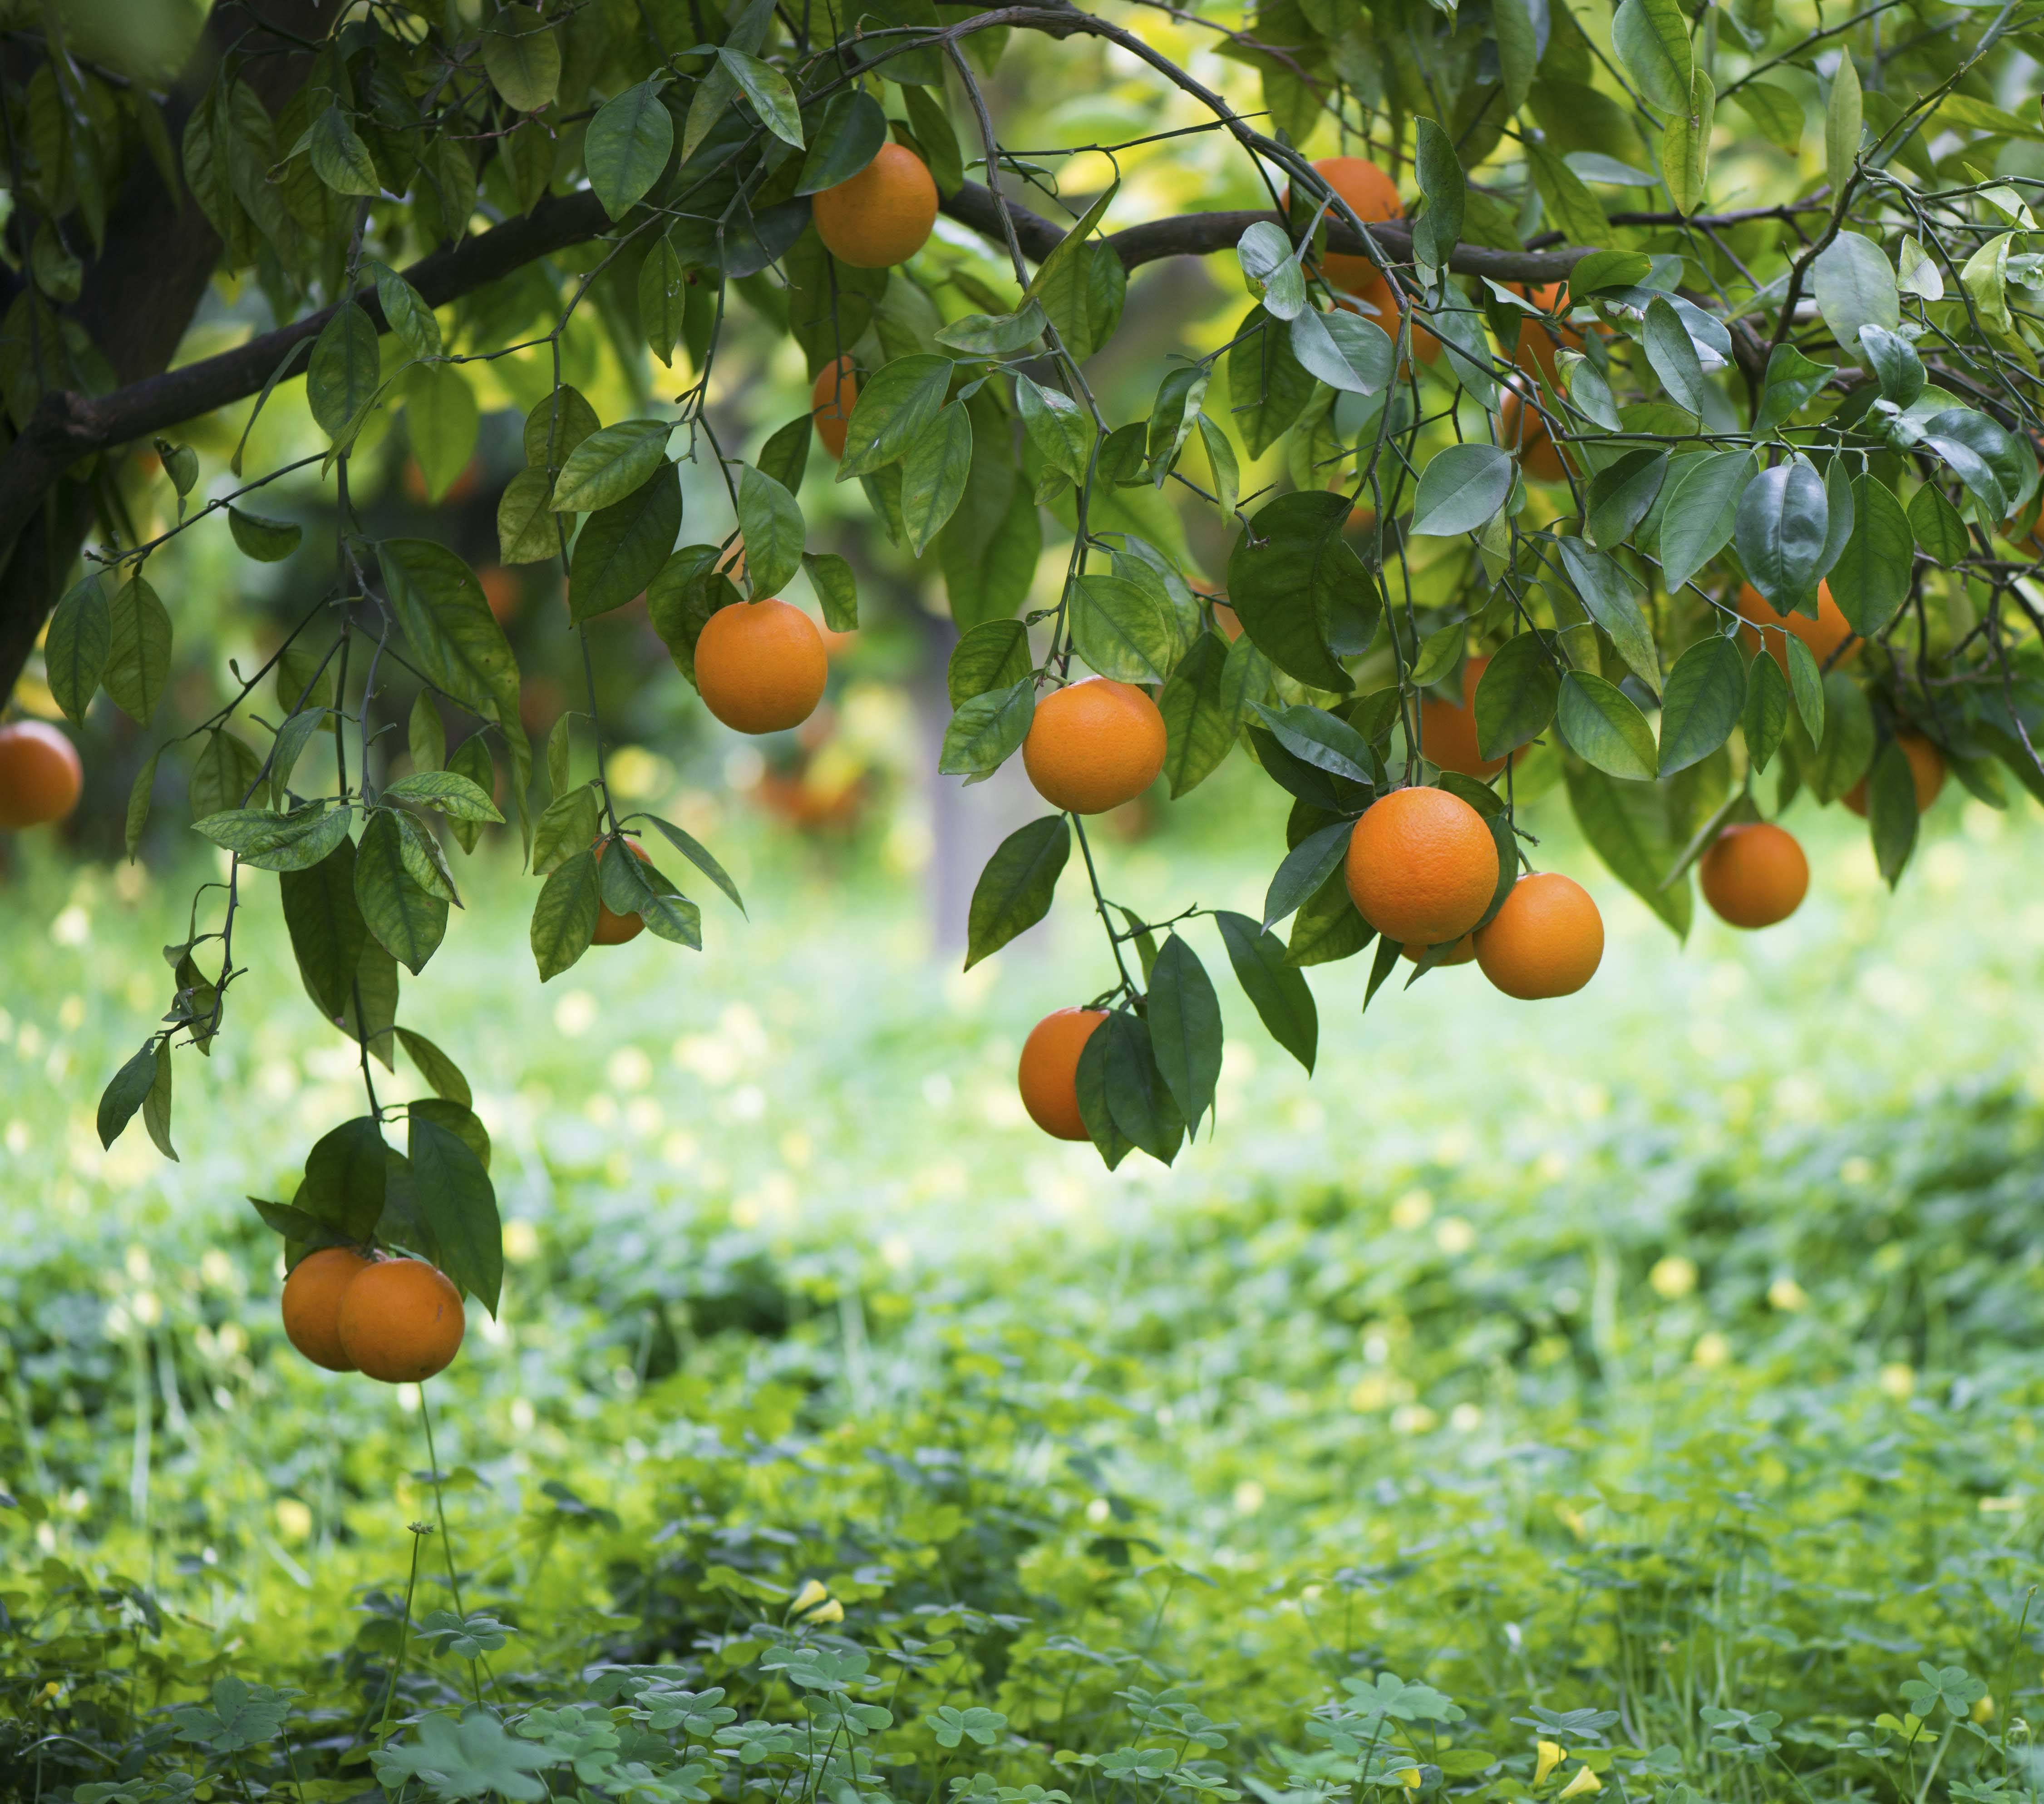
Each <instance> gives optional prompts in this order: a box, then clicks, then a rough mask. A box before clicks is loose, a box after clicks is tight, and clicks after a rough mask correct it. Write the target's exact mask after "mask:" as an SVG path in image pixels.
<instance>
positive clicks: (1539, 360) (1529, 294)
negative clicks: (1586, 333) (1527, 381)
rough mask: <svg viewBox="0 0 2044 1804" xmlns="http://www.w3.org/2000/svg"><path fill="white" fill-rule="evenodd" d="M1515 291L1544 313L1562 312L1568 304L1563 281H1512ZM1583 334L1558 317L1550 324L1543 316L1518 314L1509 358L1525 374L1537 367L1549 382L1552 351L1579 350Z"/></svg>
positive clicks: (1550, 380) (1552, 375) (1551, 376)
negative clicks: (1516, 344)
mask: <svg viewBox="0 0 2044 1804" xmlns="http://www.w3.org/2000/svg"><path fill="white" fill-rule="evenodd" d="M1513 286H1514V287H1516V288H1517V290H1518V291H1519V292H1520V294H1523V295H1524V296H1525V297H1526V298H1527V300H1529V301H1531V302H1532V303H1533V305H1534V306H1536V307H1538V308H1539V309H1540V310H1541V311H1542V312H1543V313H1566V312H1567V311H1568V307H1569V289H1568V284H1567V283H1565V282H1550V283H1544V284H1543V285H1542V286H1540V287H1527V285H1525V284H1523V283H1514V284H1513ZM1582 348H1583V335H1582V334H1581V333H1580V332H1578V331H1577V330H1576V329H1575V328H1574V327H1573V326H1569V325H1562V323H1561V322H1560V321H1558V320H1557V321H1555V322H1554V323H1553V324H1552V325H1550V324H1549V323H1548V322H1547V321H1545V320H1536V319H1534V318H1532V317H1530V316H1524V315H1522V316H1521V317H1520V321H1519V349H1518V351H1517V352H1516V353H1515V354H1514V356H1513V358H1512V361H1513V362H1514V363H1517V364H1518V366H1519V367H1520V368H1521V369H1522V370H1523V371H1526V372H1527V374H1528V375H1531V374H1532V373H1533V372H1534V371H1539V374H1541V375H1543V376H1545V377H1546V379H1547V380H1548V381H1549V382H1550V383H1552V382H1554V353H1555V352H1557V351H1560V350H1564V349H1566V350H1569V351H1580V350H1581V349H1582Z"/></svg>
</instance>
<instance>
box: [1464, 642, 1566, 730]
mask: <svg viewBox="0 0 2044 1804" xmlns="http://www.w3.org/2000/svg"><path fill="white" fill-rule="evenodd" d="M1561 690H1562V678H1561V672H1560V671H1559V670H1558V669H1557V667H1556V662H1555V658H1554V653H1553V652H1551V651H1550V650H1549V649H1548V648H1547V647H1546V645H1545V644H1543V643H1542V642H1541V640H1540V639H1539V636H1538V635H1537V634H1535V633H1520V634H1518V635H1517V636H1516V637H1513V638H1510V639H1508V640H1505V642H1504V644H1503V645H1502V646H1500V648H1498V650H1497V652H1496V655H1495V656H1493V657H1492V659H1491V660H1490V663H1489V665H1488V666H1487V667H1485V671H1484V673H1483V679H1482V680H1481V682H1480V683H1477V686H1476V698H1475V700H1474V702H1473V704H1472V706H1473V710H1474V712H1475V714H1476V743H1477V752H1478V753H1479V754H1480V755H1481V756H1482V757H1484V758H1485V759H1492V758H1503V757H1505V756H1508V755H1509V754H1511V753H1512V752H1516V751H1517V750H1518V749H1519V748H1520V746H1522V745H1524V744H1527V743H1528V742H1529V741H1531V740H1534V739H1536V738H1538V737H1539V736H1540V734H1542V733H1545V732H1546V730H1547V724H1548V722H1549V721H1551V720H1553V719H1554V706H1555V702H1556V699H1557V698H1558V696H1559V695H1560V694H1561Z"/></svg>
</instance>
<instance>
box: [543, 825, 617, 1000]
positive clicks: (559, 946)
mask: <svg viewBox="0 0 2044 1804" xmlns="http://www.w3.org/2000/svg"><path fill="white" fill-rule="evenodd" d="M600 902H601V892H600V890H599V887H598V883H597V870H596V854H595V853H594V852H590V851H588V850H587V849H584V850H582V851H581V852H575V853H574V854H572V855H571V856H569V857H567V858H566V859H564V860H562V862H561V863H560V864H559V866H557V867H555V870H554V871H553V873H552V874H551V875H550V876H549V877H548V879H547V881H546V883H545V884H544V886H543V887H541V889H540V899H539V901H538V902H537V903H536V905H535V906H534V907H533V910H532V957H533V959H534V960H535V962H536V964H538V965H539V967H540V982H541V983H546V982H548V980H549V979H552V978H555V977H558V976H559V975H560V974H561V973H562V972H563V971H566V970H567V968H568V967H569V966H571V964H574V962H575V960H577V959H578V958H580V957H581V956H582V954H583V953H584V952H587V951H588V950H589V944H590V940H591V939H592V938H593V937H594V935H595V933H596V916H597V907H598V906H599V904H600Z"/></svg>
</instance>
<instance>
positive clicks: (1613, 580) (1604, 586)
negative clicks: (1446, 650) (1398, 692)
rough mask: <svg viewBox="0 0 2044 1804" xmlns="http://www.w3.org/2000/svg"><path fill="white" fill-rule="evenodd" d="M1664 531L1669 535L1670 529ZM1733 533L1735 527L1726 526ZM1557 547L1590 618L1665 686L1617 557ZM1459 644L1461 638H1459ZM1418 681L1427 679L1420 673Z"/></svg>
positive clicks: (1565, 542)
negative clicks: (1421, 676)
mask: <svg viewBox="0 0 2044 1804" xmlns="http://www.w3.org/2000/svg"><path fill="white" fill-rule="evenodd" d="M1663 532H1664V534H1665V532H1666V528H1665V526H1664V528H1663ZM1726 532H1727V535H1729V533H1730V532H1731V528H1730V526H1729V525H1727V528H1726ZM1554 548H1555V550H1556V551H1557V552H1558V553H1559V554H1560V556H1561V560H1562V565H1563V567H1565V568H1566V570H1567V571H1568V573H1569V578H1570V579H1571V581H1572V582H1573V584H1574V587H1575V593H1576V598H1577V600H1578V601H1580V602H1581V603H1582V604H1583V606H1584V608H1585V610H1587V611H1588V612H1589V617H1590V618H1591V619H1592V620H1593V621H1596V623H1597V625H1600V627H1602V628H1603V629H1604V631H1605V632H1606V633H1608V634H1609V635H1610V637H1611V642H1612V644H1613V645H1614V646H1615V647H1616V648H1617V651H1618V655H1619V656H1620V657H1621V658H1623V659H1624V660H1625V661H1626V664H1627V666H1628V667H1630V668H1631V670H1632V671H1635V673H1636V674H1637V675H1638V676H1639V679H1640V680H1641V681H1642V683H1646V684H1647V685H1648V686H1649V687H1652V688H1655V689H1658V688H1659V687H1661V657H1660V653H1659V652H1658V651H1657V650H1656V649H1655V648H1654V629H1653V627H1652V626H1651V625H1650V624H1649V622H1648V621H1647V618H1646V613H1645V611H1644V610H1642V608H1641V607H1640V605H1639V598H1638V597H1637V596H1636V594H1635V593H1634V584H1633V581H1632V579H1631V577H1630V576H1629V575H1627V574H1626V571H1625V567H1624V566H1623V565H1622V564H1619V562H1618V561H1617V560H1616V559H1614V558H1610V557H1607V556H1604V553H1603V552H1599V551H1593V549H1591V548H1590V547H1589V546H1588V545H1586V544H1584V543H1583V541H1582V540H1581V539H1572V538H1559V539H1557V540H1555V541H1554ZM1457 643H1458V644H1459V640H1458V641H1457ZM1414 678H1415V680H1416V681H1420V680H1423V679H1421V678H1420V676H1419V674H1418V672H1415V673H1414Z"/></svg>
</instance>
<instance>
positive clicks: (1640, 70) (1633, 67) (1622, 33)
mask: <svg viewBox="0 0 2044 1804" xmlns="http://www.w3.org/2000/svg"><path fill="white" fill-rule="evenodd" d="M1611 37H1612V44H1613V45H1614V47H1615V48H1616V49H1617V52H1618V54H1619V60H1620V61H1622V62H1623V63H1624V64H1625V66H1626V67H1627V69H1629V70H1630V71H1631V73H1632V78H1633V79H1634V80H1635V81H1636V82H1638V83H1639V86H1640V87H1641V88H1642V90H1644V92H1645V93H1646V98H1648V99H1649V100H1650V101H1651V102H1653V103H1654V105H1655V106H1658V107H1659V108H1660V109H1661V110H1662V112H1664V113H1675V112H1679V111H1680V110H1681V109H1682V108H1683V107H1685V106H1687V105H1688V104H1689V81H1690V75H1691V74H1692V63H1691V60H1690V52H1689V21H1688V20H1687V19H1685V17H1683V15H1682V10H1681V6H1679V5H1678V4H1677V0H1623V3H1622V4H1621V5H1620V6H1619V9H1618V10H1617V12H1616V13H1615V14H1614V15H1613V16H1612V22H1611Z"/></svg>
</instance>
